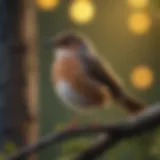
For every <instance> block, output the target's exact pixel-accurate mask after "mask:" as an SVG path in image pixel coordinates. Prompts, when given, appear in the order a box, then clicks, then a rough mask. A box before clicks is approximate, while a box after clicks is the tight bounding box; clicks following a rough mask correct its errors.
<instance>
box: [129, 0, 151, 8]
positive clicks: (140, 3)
mask: <svg viewBox="0 0 160 160" xmlns="http://www.w3.org/2000/svg"><path fill="white" fill-rule="evenodd" d="M128 4H129V6H131V7H133V8H145V7H147V6H148V5H149V0H128Z"/></svg>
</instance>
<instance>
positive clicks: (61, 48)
mask: <svg viewBox="0 0 160 160" xmlns="http://www.w3.org/2000/svg"><path fill="white" fill-rule="evenodd" d="M47 44H49V46H50V47H51V48H52V49H53V51H54V54H56V55H58V54H59V55H60V54H61V55H64V56H67V55H69V54H73V53H77V52H76V51H77V50H78V49H80V48H84V47H86V48H87V47H88V44H87V43H86V38H84V37H83V36H82V35H80V34H78V33H76V32H73V31H72V32H65V33H59V34H57V35H56V36H55V37H52V38H50V39H49V40H48V42H47Z"/></svg>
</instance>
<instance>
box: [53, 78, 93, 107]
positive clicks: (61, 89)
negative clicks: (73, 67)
mask: <svg viewBox="0 0 160 160" xmlns="http://www.w3.org/2000/svg"><path fill="white" fill-rule="evenodd" d="M56 91H57V93H58V95H59V96H60V97H61V98H62V99H63V100H64V101H67V102H69V103H71V104H75V105H80V106H86V105H89V104H90V101H89V99H87V97H85V96H84V95H81V94H79V93H78V92H77V91H76V90H75V89H74V88H73V87H72V86H71V85H70V83H69V82H68V81H66V80H60V81H59V82H58V83H56Z"/></svg>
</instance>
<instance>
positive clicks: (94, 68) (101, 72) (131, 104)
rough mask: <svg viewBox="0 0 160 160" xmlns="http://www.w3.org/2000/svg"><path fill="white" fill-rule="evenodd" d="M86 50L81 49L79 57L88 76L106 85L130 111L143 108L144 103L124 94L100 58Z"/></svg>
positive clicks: (115, 97)
mask: <svg viewBox="0 0 160 160" xmlns="http://www.w3.org/2000/svg"><path fill="white" fill-rule="evenodd" d="M86 51H87V50H84V49H83V50H81V52H80V54H79V58H80V60H81V63H83V66H84V70H85V71H86V74H87V75H89V77H92V78H93V79H94V80H95V81H98V82H99V83H101V84H103V85H104V86H107V87H108V88H109V90H110V92H111V94H112V96H113V99H114V100H116V101H117V102H120V104H122V105H123V107H124V108H125V109H127V110H128V111H129V112H130V113H133V114H136V113H137V112H138V113H139V112H140V111H142V110H143V109H144V106H145V105H144V103H142V102H140V101H139V100H137V99H135V98H133V97H132V96H130V95H128V94H126V92H125V90H124V88H123V87H122V84H121V83H120V82H119V81H118V80H117V77H116V76H115V75H114V73H113V72H112V71H111V70H110V69H109V68H108V67H105V66H104V64H103V62H102V61H101V60H100V58H99V57H98V56H96V55H94V54H90V53H88V54H86Z"/></svg>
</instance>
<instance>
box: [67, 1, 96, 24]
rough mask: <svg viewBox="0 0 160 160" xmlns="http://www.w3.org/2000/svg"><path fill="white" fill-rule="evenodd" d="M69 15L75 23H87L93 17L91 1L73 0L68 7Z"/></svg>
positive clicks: (93, 10)
mask: <svg viewBox="0 0 160 160" xmlns="http://www.w3.org/2000/svg"><path fill="white" fill-rule="evenodd" d="M69 15H70V17H71V19H72V21H73V22H75V23H78V24H85V23H88V22H90V21H91V20H92V19H93V18H94V16H95V6H94V4H93V2H92V1H91V0H74V1H73V2H72V4H71V6H70V10H69Z"/></svg>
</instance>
